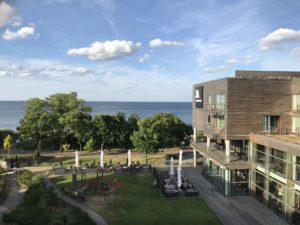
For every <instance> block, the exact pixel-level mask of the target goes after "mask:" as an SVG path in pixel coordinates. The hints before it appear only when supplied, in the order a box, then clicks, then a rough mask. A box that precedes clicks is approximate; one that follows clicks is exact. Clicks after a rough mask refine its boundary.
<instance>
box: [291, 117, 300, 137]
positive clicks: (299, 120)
mask: <svg viewBox="0 0 300 225" xmlns="http://www.w3.org/2000/svg"><path fill="white" fill-rule="evenodd" d="M292 131H293V132H296V133H300V117H293V123H292Z"/></svg>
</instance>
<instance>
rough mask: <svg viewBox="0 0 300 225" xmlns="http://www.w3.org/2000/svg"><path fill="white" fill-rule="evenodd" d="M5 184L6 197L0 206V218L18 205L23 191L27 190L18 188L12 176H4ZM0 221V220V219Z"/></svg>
mask: <svg viewBox="0 0 300 225" xmlns="http://www.w3.org/2000/svg"><path fill="white" fill-rule="evenodd" d="M6 182H7V183H6V185H7V186H6V193H7V196H6V198H5V200H4V202H3V204H2V205H0V217H2V215H3V214H4V213H8V212H10V211H11V210H12V209H14V208H15V207H16V206H17V205H18V204H19V203H20V201H21V200H22V197H23V195H24V193H25V191H26V190H27V189H26V188H22V187H20V186H19V184H18V183H17V179H16V176H15V175H14V174H8V175H6ZM0 220H2V219H1V218H0Z"/></svg>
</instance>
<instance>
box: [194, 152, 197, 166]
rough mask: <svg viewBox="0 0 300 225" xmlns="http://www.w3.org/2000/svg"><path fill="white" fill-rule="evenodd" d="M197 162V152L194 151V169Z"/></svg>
mask: <svg viewBox="0 0 300 225" xmlns="http://www.w3.org/2000/svg"><path fill="white" fill-rule="evenodd" d="M196 161H197V152H196V149H194V167H196Z"/></svg>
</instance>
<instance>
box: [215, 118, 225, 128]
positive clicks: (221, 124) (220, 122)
mask: <svg viewBox="0 0 300 225" xmlns="http://www.w3.org/2000/svg"><path fill="white" fill-rule="evenodd" d="M216 120H217V128H224V116H217V117H216Z"/></svg>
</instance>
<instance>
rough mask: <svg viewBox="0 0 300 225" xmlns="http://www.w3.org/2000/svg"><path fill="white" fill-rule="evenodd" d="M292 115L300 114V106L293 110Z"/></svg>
mask: <svg viewBox="0 0 300 225" xmlns="http://www.w3.org/2000/svg"><path fill="white" fill-rule="evenodd" d="M292 113H300V105H296V107H294V109H292Z"/></svg>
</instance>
